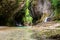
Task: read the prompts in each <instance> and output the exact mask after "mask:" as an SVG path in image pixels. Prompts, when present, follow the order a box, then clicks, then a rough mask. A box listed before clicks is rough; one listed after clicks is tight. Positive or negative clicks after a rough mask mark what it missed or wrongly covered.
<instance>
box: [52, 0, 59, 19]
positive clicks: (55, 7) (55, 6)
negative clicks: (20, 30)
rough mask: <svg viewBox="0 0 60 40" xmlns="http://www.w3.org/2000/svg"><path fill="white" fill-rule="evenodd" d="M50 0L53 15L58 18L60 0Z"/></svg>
mask: <svg viewBox="0 0 60 40" xmlns="http://www.w3.org/2000/svg"><path fill="white" fill-rule="evenodd" d="M51 1H52V6H53V10H54V17H55V18H56V19H60V16H59V15H60V0H51Z"/></svg>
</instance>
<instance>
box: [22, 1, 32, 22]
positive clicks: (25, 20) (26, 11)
mask: <svg viewBox="0 0 60 40" xmlns="http://www.w3.org/2000/svg"><path fill="white" fill-rule="evenodd" d="M29 5H30V0H26V4H25V17H24V18H23V21H24V22H25V23H32V19H33V18H32V17H31V15H30V10H29Z"/></svg>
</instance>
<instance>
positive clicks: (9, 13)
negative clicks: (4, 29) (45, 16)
mask: <svg viewBox="0 0 60 40" xmlns="http://www.w3.org/2000/svg"><path fill="white" fill-rule="evenodd" d="M31 1H34V2H33V4H31V3H32V2H31ZM24 3H25V4H24ZM36 3H38V1H37V0H1V1H0V25H5V26H6V25H8V26H15V25H16V20H20V21H17V22H21V20H22V21H23V22H22V23H23V24H24V25H26V24H28V25H29V24H32V20H33V21H34V22H36V21H35V20H40V19H41V16H42V15H41V14H39V13H40V12H41V11H39V10H36V6H37V4H36ZM43 3H44V0H43V1H42V4H43ZM23 4H24V6H23ZM35 4H36V5H35ZM51 4H52V7H51V8H52V9H53V13H54V17H53V19H54V20H60V0H51ZM21 5H22V7H21ZM31 5H34V8H33V7H32V9H35V11H36V12H34V11H32V10H31ZM38 9H39V8H38ZM41 10H42V9H41ZM31 11H32V12H31ZM34 13H35V14H34ZM16 14H17V15H16ZM33 14H34V15H33ZM36 15H37V16H36ZM15 18H16V20H15ZM38 18H40V19H38Z"/></svg>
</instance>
